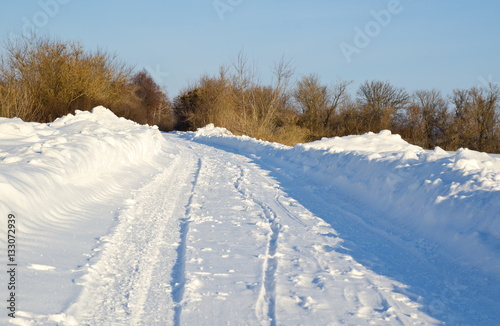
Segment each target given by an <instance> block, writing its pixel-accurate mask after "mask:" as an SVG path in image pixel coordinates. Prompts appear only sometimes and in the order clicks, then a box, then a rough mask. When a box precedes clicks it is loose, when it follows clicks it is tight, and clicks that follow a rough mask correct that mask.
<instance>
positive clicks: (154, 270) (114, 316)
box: [0, 107, 500, 325]
mask: <svg viewBox="0 0 500 326" xmlns="http://www.w3.org/2000/svg"><path fill="white" fill-rule="evenodd" d="M499 172H500V158H499V157H498V155H490V154H486V153H479V152H475V151H471V150H468V149H460V150H458V151H457V152H446V151H444V150H442V149H440V148H436V149H435V150H432V151H426V150H423V149H422V148H420V147H418V146H414V145H411V144H408V143H407V142H405V141H404V140H402V139H401V137H400V136H399V135H394V134H391V132H390V131H388V130H384V131H382V132H380V133H378V134H374V133H367V134H364V135H359V136H348V137H342V138H339V137H335V138H329V139H322V140H319V141H316V142H312V143H307V144H298V145H296V146H295V147H288V146H284V145H281V144H276V143H269V142H264V141H260V140H256V139H252V138H250V137H247V136H234V135H233V134H231V133H230V132H229V131H228V130H226V129H224V128H219V127H215V126H214V125H208V126H206V127H205V128H201V129H199V130H198V131H197V132H188V133H169V134H162V133H160V132H159V131H158V129H157V128H156V127H150V126H142V125H138V124H136V123H134V122H131V121H128V120H125V119H123V118H118V117H116V116H115V115H114V114H113V113H112V112H111V111H109V110H107V109H105V108H103V107H97V108H95V109H94V110H93V111H92V112H76V114H75V115H68V116H65V117H63V118H60V119H57V120H56V121H54V122H53V123H50V124H38V123H26V122H23V121H21V120H19V119H5V118H0V198H1V199H0V223H1V224H2V225H5V226H7V218H8V215H9V214H14V215H15V219H16V256H15V258H16V263H17V266H16V269H17V274H16V289H15V291H16V298H17V300H16V318H15V319H13V318H8V316H7V312H8V310H7V309H5V310H4V313H3V314H2V315H0V324H7V323H13V324H18V325H38V324H44V325H46V324H48V325H52V324H53V325H55V324H61V325H80V324H90V325H102V324H148V325H150V324H162V325H199V324H207V325H208V324H209V325H220V324H251V325H281V324H283V325H299V324H308V325H337V324H349V325H353V324H355V325H367V324H377V325H394V324H404V325H427V324H431V325H434V324H442V323H447V324H474V325H491V324H494V323H496V322H497V320H498V318H500V315H499V313H498V312H499V311H500V303H499V302H500V285H499V284H500V283H499V282H498V281H499V280H500V213H499V212H500V200H499V199H500V196H499V195H500V173H499ZM0 237H1V238H2V240H1V242H2V243H3V245H2V246H3V247H4V248H5V249H6V248H7V242H6V239H7V229H6V228H4V227H2V228H0ZM4 257H5V256H4ZM3 261H4V263H3V264H4V266H5V269H6V270H7V263H8V262H7V257H5V258H4V259H3ZM7 276H8V274H7V273H5V272H3V273H2V274H1V278H0V282H1V283H2V284H4V285H6V284H7V283H8V282H9V281H8V279H7ZM0 295H1V297H2V298H5V299H2V300H6V299H8V295H9V293H8V291H7V289H6V286H3V289H2V290H1V291H0Z"/></svg>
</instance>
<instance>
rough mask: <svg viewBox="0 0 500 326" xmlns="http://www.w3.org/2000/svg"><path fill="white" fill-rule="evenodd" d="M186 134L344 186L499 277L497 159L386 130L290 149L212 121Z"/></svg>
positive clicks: (393, 221) (398, 223) (401, 226)
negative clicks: (425, 144) (429, 145)
mask: <svg viewBox="0 0 500 326" xmlns="http://www.w3.org/2000/svg"><path fill="white" fill-rule="evenodd" d="M188 137H189V138H191V139H193V140H196V141H198V142H202V143H206V144H211V145H216V146H219V147H221V148H224V149H227V150H231V151H237V152H238V153H241V154H243V155H248V156H251V157H252V158H254V159H257V160H263V161H268V162H269V163H270V164H271V165H276V166H287V167H291V165H293V166H294V168H299V169H302V171H303V173H304V174H306V175H307V176H308V177H309V178H310V179H311V180H314V182H315V183H316V184H318V183H319V184H321V185H323V186H324V187H327V188H328V187H334V188H338V189H342V191H343V192H345V193H346V194H347V195H348V196H350V197H351V198H355V199H356V200H357V201H359V203H360V204H362V205H366V206H367V207H372V209H373V210H374V211H377V212H380V213H382V214H378V216H384V217H385V218H387V219H388V220H379V221H375V223H382V224H384V225H387V227H388V228H395V229H397V230H398V232H399V233H400V234H405V233H415V234H416V235H417V236H419V237H421V238H422V239H425V240H430V241H432V242H434V243H437V244H438V245H439V246H442V247H443V248H444V251H445V252H446V253H447V254H448V255H451V256H454V257H455V259H456V260H458V261H459V262H460V263H462V264H464V265H468V266H471V267H478V268H480V269H481V270H483V271H484V272H486V273H488V274H490V275H493V276H494V277H499V276H500V255H499V253H498V248H500V158H499V157H498V156H497V155H489V154H486V153H480V152H476V151H472V150H468V149H460V150H458V151H457V152H446V151H444V150H442V149H440V148H439V147H438V148H436V149H435V150H432V151H427V150H423V149H422V148H420V147H418V146H415V145H411V144H409V143H407V142H406V141H404V140H403V139H401V137H400V136H399V135H394V134H391V132H390V131H388V130H384V131H381V132H380V133H378V134H374V133H367V134H364V135H359V136H347V137H341V138H340V137H335V138H324V139H322V140H319V141H315V142H312V143H307V144H298V145H296V146H295V147H287V146H284V145H281V144H276V143H269V142H265V141H260V140H255V139H251V138H249V137H246V136H234V135H232V134H231V133H230V132H228V131H227V130H225V129H223V128H216V127H214V126H213V125H209V126H207V127H205V128H201V129H200V130H198V131H197V132H195V133H190V134H189V136H188Z"/></svg>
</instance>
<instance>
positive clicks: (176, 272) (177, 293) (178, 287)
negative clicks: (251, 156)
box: [171, 158, 201, 325]
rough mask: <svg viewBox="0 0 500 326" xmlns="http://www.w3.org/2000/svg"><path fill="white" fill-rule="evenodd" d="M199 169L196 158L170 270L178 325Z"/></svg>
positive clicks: (177, 323) (175, 319)
mask: <svg viewBox="0 0 500 326" xmlns="http://www.w3.org/2000/svg"><path fill="white" fill-rule="evenodd" d="M200 171H201V160H200V159H199V158H198V162H197V168H196V172H195V176H194V180H193V183H192V188H191V195H190V196H189V199H188V203H187V205H186V213H185V217H184V218H182V219H181V224H180V237H181V240H180V243H179V247H177V260H176V261H175V265H174V267H173V270H172V283H171V286H172V299H173V301H174V325H180V322H181V314H182V304H183V297H184V289H185V285H186V247H187V237H188V232H189V223H190V221H191V219H190V214H191V204H192V203H193V196H194V193H195V188H196V184H197V182H198V178H199V176H200Z"/></svg>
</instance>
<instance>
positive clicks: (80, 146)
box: [0, 106, 164, 233]
mask: <svg viewBox="0 0 500 326" xmlns="http://www.w3.org/2000/svg"><path fill="white" fill-rule="evenodd" d="M162 141H164V139H163V137H162V136H161V133H160V132H159V131H158V130H157V129H155V128H151V127H148V126H141V125H138V124H136V123H134V122H132V121H129V120H125V119H123V118H118V117H117V116H115V115H114V114H113V113H112V112H111V111H109V110H107V109H105V108H104V107H102V106H101V107H96V108H94V109H93V110H92V112H81V111H77V112H76V114H75V115H72V114H69V115H67V116H65V117H62V118H59V119H57V120H55V121H54V122H53V123H50V124H39V123H27V122H23V121H22V120H20V119H6V118H0V196H1V197H2V199H3V200H2V202H1V203H0V209H1V211H2V213H3V214H4V215H5V212H18V211H19V209H20V208H22V207H25V206H26V205H33V206H37V205H40V204H41V203H44V202H46V201H47V200H49V199H50V198H51V197H53V195H54V190H55V189H56V188H58V187H59V186H60V185H64V184H73V185H74V184H78V183H82V182H83V183H88V182H90V181H91V179H95V178H99V176H100V175H103V174H106V173H110V172H111V171H115V170H119V168H120V167H123V166H130V165H140V164H143V163H144V162H148V161H150V160H151V159H152V158H153V157H155V155H157V154H158V152H159V150H160V147H161V143H162ZM2 233H5V231H4V229H2Z"/></svg>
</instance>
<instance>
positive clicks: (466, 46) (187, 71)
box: [0, 0, 500, 97]
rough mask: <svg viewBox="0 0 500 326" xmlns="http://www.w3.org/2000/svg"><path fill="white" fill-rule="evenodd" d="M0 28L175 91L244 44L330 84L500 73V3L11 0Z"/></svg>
mask: <svg viewBox="0 0 500 326" xmlns="http://www.w3.org/2000/svg"><path fill="white" fill-rule="evenodd" d="M0 9H1V10H0V33H1V36H3V37H5V36H6V35H8V34H9V33H14V34H22V33H23V32H26V31H28V30H29V29H33V28H34V29H36V30H37V33H38V34H39V35H51V36H56V37H58V38H60V39H62V40H77V41H80V42H81V43H82V44H83V45H85V47H86V48H87V49H89V50H90V49H96V48H98V47H99V48H102V49H105V50H107V51H109V52H111V53H115V54H117V55H118V56H119V57H120V58H121V59H122V60H123V61H124V62H126V63H128V64H130V65H133V66H135V67H136V69H137V70H140V69H143V68H147V69H148V70H149V71H150V72H151V73H152V75H153V76H154V77H155V78H156V79H157V82H158V83H159V84H160V85H162V86H164V87H165V88H166V90H167V92H168V94H169V96H171V97H173V96H175V95H177V94H178V93H179V91H180V90H181V89H182V88H184V87H185V86H187V85H188V83H192V82H194V81H196V80H197V79H198V78H199V77H200V76H201V75H202V74H203V73H207V74H215V73H217V71H218V67H219V66H220V65H221V64H229V63H230V61H231V59H233V58H235V57H236V56H237V54H238V52H240V51H243V52H244V53H245V54H246V56H247V57H248V58H249V60H250V61H254V62H256V63H257V65H258V67H259V69H260V72H261V75H262V79H263V81H264V82H269V80H270V75H269V70H270V67H271V66H272V65H273V63H274V62H276V61H279V59H280V58H281V57H282V56H285V57H286V58H288V59H291V60H292V64H293V65H294V66H295V68H296V72H297V76H300V75H303V74H308V73H317V74H318V75H319V76H320V78H321V80H322V81H323V82H324V83H325V84H333V83H335V81H336V80H338V79H339V78H340V79H343V80H354V84H353V85H352V86H351V91H352V92H354V91H355V90H356V88H357V85H359V84H360V83H362V82H364V81H365V80H373V79H377V80H384V81H389V82H391V83H392V84H393V85H395V86H398V87H405V88H406V89H407V90H409V91H414V90H417V89H432V88H437V89H439V90H441V91H442V92H443V93H444V94H449V93H451V91H452V90H453V89H454V88H469V87H472V86H478V85H481V84H482V82H484V81H488V80H490V81H493V82H497V83H498V82H500V65H499V63H500V36H499V34H500V19H499V18H498V17H499V15H500V2H499V1H462V0H454V1H451V0H449V1H430V0H427V1H426V0H383V1H379V0H371V1H369V0H362V1H347V0H342V1H340V0H309V1H306V0H287V1H285V0H265V1H264V0H176V1H160V0H150V1H148V0H144V1H124V0H100V1H97V0H86V1H81V0H40V1H14V0H10V1H8V0H5V1H2V2H1V4H0Z"/></svg>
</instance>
